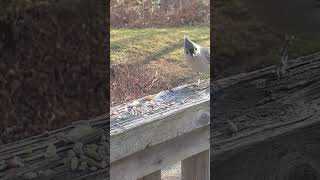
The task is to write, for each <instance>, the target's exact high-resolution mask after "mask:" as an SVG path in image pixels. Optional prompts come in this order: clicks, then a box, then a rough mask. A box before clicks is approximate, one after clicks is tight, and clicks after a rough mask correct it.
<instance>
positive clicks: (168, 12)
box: [110, 0, 210, 27]
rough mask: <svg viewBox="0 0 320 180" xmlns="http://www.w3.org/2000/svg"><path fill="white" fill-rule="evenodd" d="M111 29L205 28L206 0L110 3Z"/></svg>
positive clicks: (137, 0)
mask: <svg viewBox="0 0 320 180" xmlns="http://www.w3.org/2000/svg"><path fill="white" fill-rule="evenodd" d="M110 7H111V12H110V13H111V16H110V24H111V26H113V27H151V26H152V27H154V26H161V27H163V26H178V25H191V24H192V25H195V24H206V25H209V23H210V22H209V14H210V1H209V0H204V1H203V0H173V1H172V0H161V1H160V2H159V3H158V2H157V1H155V0H144V1H140V0H121V1H119V0H112V1H111V3H110Z"/></svg>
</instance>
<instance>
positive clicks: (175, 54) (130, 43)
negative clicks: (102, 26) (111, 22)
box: [110, 26, 210, 64]
mask: <svg viewBox="0 0 320 180" xmlns="http://www.w3.org/2000/svg"><path fill="white" fill-rule="evenodd" d="M184 35H186V36H187V37H188V38H190V39H191V40H192V41H194V42H195V43H197V44H200V45H201V46H206V47H209V46H210V28H209V27H200V26H184V27H168V28H134V29H132V28H130V29H129V28H121V29H115V28H111V46H110V54H111V63H125V62H135V61H142V62H143V63H144V64H147V63H149V62H150V61H154V60H158V59H163V58H165V59H170V60H173V61H176V62H183V36H184Z"/></svg>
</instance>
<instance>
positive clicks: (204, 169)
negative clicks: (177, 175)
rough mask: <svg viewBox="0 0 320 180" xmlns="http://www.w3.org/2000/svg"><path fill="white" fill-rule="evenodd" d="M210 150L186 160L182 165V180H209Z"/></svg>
mask: <svg viewBox="0 0 320 180" xmlns="http://www.w3.org/2000/svg"><path fill="white" fill-rule="evenodd" d="M209 158H210V155H209V150H206V151H203V152H201V153H199V154H196V155H193V156H191V157H189V158H187V159H184V160H183V161H182V163H181V176H182V180H198V179H202V180H209V179H210V177H209V174H210V173H209V170H210V169H209V165H210V160H209Z"/></svg>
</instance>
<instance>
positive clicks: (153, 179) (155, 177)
mask: <svg viewBox="0 0 320 180" xmlns="http://www.w3.org/2000/svg"><path fill="white" fill-rule="evenodd" d="M138 180H161V171H156V172H154V173H152V174H149V175H147V176H145V177H143V178H140V179H138Z"/></svg>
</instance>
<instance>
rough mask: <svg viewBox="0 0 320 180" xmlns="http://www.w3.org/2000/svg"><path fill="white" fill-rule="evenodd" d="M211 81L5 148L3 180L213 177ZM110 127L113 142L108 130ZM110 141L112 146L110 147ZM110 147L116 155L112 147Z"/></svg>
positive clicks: (0, 164)
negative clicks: (166, 171) (173, 172)
mask: <svg viewBox="0 0 320 180" xmlns="http://www.w3.org/2000/svg"><path fill="white" fill-rule="evenodd" d="M209 99H210V96H209V82H208V81H203V82H202V83H201V85H200V86H197V87H194V86H193V85H185V86H181V87H177V88H174V89H172V90H168V91H164V92H161V93H159V94H156V95H153V96H148V97H145V98H142V99H139V100H136V101H133V102H130V103H128V104H124V105H121V106H117V107H114V108H112V109H111V115H110V120H111V121H110V122H111V123H110V126H109V121H108V116H106V115H104V116H100V117H98V118H95V119H92V120H89V121H78V122H75V123H73V124H72V125H70V126H67V127H64V128H62V129H58V130H55V131H51V132H45V133H43V134H42V135H38V136H35V137H31V138H27V139H24V140H21V141H18V142H15V143H11V144H7V145H3V146H1V147H0V179H1V180H8V179H35V180H39V179H54V180H63V179H69V180H71V179H72V180H73V179H107V177H108V176H109V174H108V168H109V167H108V166H107V163H106V162H110V163H111V167H110V177H111V179H112V180H136V179H140V178H141V179H144V180H147V179H154V180H157V179H160V178H161V169H162V168H164V167H166V166H168V165H171V164H174V163H176V162H178V161H182V176H184V177H185V180H188V179H190V180H191V179H192V180H193V179H204V180H206V179H209V177H208V176H209V121H210V116H209ZM109 131H110V140H109V139H108V138H107V133H109ZM109 142H110V146H109ZM109 147H110V156H108V153H109V152H108V149H109Z"/></svg>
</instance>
